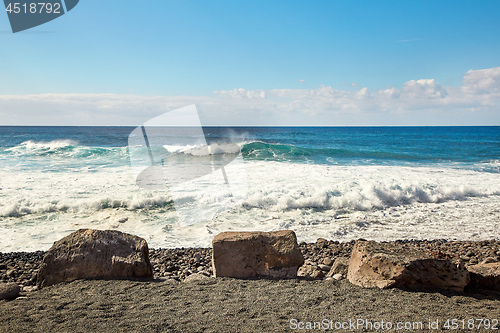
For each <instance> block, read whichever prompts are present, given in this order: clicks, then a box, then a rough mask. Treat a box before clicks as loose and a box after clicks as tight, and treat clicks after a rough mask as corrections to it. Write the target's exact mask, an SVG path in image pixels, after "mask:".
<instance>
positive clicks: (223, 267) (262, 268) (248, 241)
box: [212, 230, 304, 278]
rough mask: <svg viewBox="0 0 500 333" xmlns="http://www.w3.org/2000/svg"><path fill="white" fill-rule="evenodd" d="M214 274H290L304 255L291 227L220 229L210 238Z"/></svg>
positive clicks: (294, 271)
mask: <svg viewBox="0 0 500 333" xmlns="http://www.w3.org/2000/svg"><path fill="white" fill-rule="evenodd" d="M212 246H213V250H212V265H213V270H214V274H215V276H216V277H220V276H228V277H235V278H248V277H256V276H265V277H271V278H290V277H296V276H297V267H298V266H301V265H302V264H303V263H304V257H303V256H302V253H301V252H300V249H299V246H298V244H297V237H296V236H295V233H294V232H293V231H291V230H282V231H273V232H223V233H221V234H218V235H217V236H215V238H214V240H213V242H212Z"/></svg>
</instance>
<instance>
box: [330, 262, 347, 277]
mask: <svg viewBox="0 0 500 333" xmlns="http://www.w3.org/2000/svg"><path fill="white" fill-rule="evenodd" d="M348 268H349V258H346V257H338V258H337V259H335V262H334V263H333V266H332V269H330V271H329V272H328V274H327V275H326V276H328V277H333V276H334V275H336V274H340V275H342V276H344V277H345V276H346V275H347V269H348Z"/></svg>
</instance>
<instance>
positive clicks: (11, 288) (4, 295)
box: [0, 283, 21, 300]
mask: <svg viewBox="0 0 500 333" xmlns="http://www.w3.org/2000/svg"><path fill="white" fill-rule="evenodd" d="M20 291H21V288H20V287H19V286H18V285H17V284H16V283H0V300H1V299H14V298H16V297H17V296H19V292H20Z"/></svg>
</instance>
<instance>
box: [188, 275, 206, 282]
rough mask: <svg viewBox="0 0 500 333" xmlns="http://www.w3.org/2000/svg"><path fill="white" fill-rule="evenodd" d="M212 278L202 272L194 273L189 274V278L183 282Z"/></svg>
mask: <svg viewBox="0 0 500 333" xmlns="http://www.w3.org/2000/svg"><path fill="white" fill-rule="evenodd" d="M210 279H211V278H210V277H208V276H206V275H204V274H201V273H194V274H191V275H189V276H188V277H187V278H185V279H184V281H183V282H192V281H202V280H210Z"/></svg>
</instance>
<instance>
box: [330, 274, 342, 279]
mask: <svg viewBox="0 0 500 333" xmlns="http://www.w3.org/2000/svg"><path fill="white" fill-rule="evenodd" d="M342 277H343V275H342V274H340V273H339V274H335V275H334V276H332V278H334V279H335V280H337V281H339V280H342Z"/></svg>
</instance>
